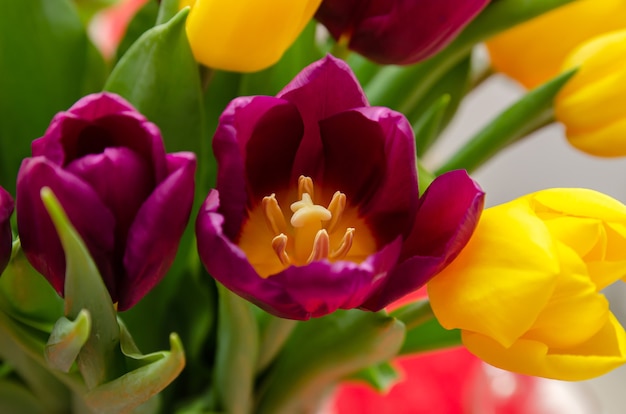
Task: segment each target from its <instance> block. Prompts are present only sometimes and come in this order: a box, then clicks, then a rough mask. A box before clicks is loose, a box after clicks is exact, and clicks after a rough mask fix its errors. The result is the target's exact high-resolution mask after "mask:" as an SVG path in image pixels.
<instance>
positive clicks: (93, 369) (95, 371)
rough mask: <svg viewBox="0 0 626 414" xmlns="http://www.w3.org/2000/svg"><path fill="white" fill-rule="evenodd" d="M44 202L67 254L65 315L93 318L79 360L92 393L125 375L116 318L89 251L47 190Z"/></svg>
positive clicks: (74, 317)
mask: <svg viewBox="0 0 626 414" xmlns="http://www.w3.org/2000/svg"><path fill="white" fill-rule="evenodd" d="M41 199H42V201H43V203H44V205H45V207H46V209H47V210H48V213H49V214H50V218H51V219H52V222H53V223H54V226H55V228H56V230H57V233H58V234H59V238H60V239H61V244H62V245H63V251H64V252H65V263H66V267H65V292H64V293H65V315H66V316H68V317H69V318H71V319H78V318H79V314H80V313H81V312H82V311H83V309H85V310H87V311H88V312H89V315H90V317H91V323H92V329H91V331H90V334H89V338H88V339H87V341H86V343H85V346H83V347H82V349H81V351H80V353H79V354H78V359H77V362H78V367H79V370H80V372H81V374H82V376H83V379H84V380H85V384H86V385H87V388H89V389H91V388H94V387H95V386H97V385H99V384H102V383H105V382H107V381H109V380H111V379H113V378H116V377H117V376H118V374H120V373H121V372H123V360H122V355H121V352H120V349H119V336H120V332H119V326H118V323H117V314H116V312H115V309H114V307H113V303H112V301H111V296H110V295H109V292H108V290H107V288H106V286H105V285H104V282H103V281H102V278H101V276H100V272H99V271H98V268H97V267H96V265H95V263H94V262H93V260H92V259H91V256H90V254H89V251H88V250H87V247H86V246H85V244H84V243H83V241H82V240H81V238H80V236H79V235H78V233H77V232H76V230H75V229H74V227H73V226H72V225H71V223H70V222H69V219H68V218H67V215H66V214H65V212H64V211H63V208H62V207H61V205H60V204H59V201H58V200H57V199H56V197H55V196H54V194H53V193H52V190H50V189H49V188H48V187H44V188H43V189H42V190H41Z"/></svg>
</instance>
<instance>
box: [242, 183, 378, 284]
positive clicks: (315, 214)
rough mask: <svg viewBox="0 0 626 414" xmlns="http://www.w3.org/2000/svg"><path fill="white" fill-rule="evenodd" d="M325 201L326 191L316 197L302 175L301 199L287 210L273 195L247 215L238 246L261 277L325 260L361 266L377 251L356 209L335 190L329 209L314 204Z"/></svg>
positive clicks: (299, 193) (327, 206)
mask: <svg viewBox="0 0 626 414" xmlns="http://www.w3.org/2000/svg"><path fill="white" fill-rule="evenodd" d="M293 196H295V194H293ZM285 198H286V199H287V200H288V199H289V197H288V196H287V197H285ZM324 198H325V197H324V194H323V192H322V194H319V195H316V191H315V188H314V185H313V180H312V179H311V178H310V177H305V176H301V177H300V178H299V179H298V192H297V200H296V201H295V202H293V203H291V204H290V210H289V211H283V209H282V208H281V206H280V205H279V202H278V199H277V197H276V194H271V195H269V196H267V197H264V198H263V202H262V203H260V204H259V205H258V206H256V207H255V208H253V209H252V210H251V211H250V212H249V218H248V220H247V221H246V223H245V224H244V226H243V229H242V232H241V235H240V237H239V243H238V245H239V247H240V248H241V249H242V250H243V251H244V252H245V253H246V256H247V258H248V260H249V261H250V263H251V264H252V266H253V267H254V268H255V270H256V271H257V272H258V273H259V275H261V276H262V277H268V276H271V275H273V274H276V273H279V272H280V271H282V270H283V269H285V268H286V267H289V266H291V265H293V266H304V265H307V264H309V263H311V262H314V261H318V260H324V259H326V260H329V261H331V262H333V261H336V260H350V261H353V262H356V263H360V262H362V261H363V260H365V259H366V258H367V256H369V255H370V254H371V253H373V252H374V251H375V250H376V242H375V240H374V238H373V236H372V234H371V232H370V230H369V228H368V226H367V224H366V223H365V222H364V220H363V219H361V218H360V217H358V212H357V210H356V208H354V207H350V206H348V203H347V199H346V195H345V194H344V193H342V192H340V191H336V192H334V193H333V194H332V196H330V197H326V200H328V199H329V198H330V201H329V202H328V204H325V205H326V207H324V205H322V204H318V203H316V201H318V199H319V200H323V199H324ZM291 200H293V198H291ZM289 212H291V218H290V219H289V220H287V219H286V214H285V213H287V214H288V213H289Z"/></svg>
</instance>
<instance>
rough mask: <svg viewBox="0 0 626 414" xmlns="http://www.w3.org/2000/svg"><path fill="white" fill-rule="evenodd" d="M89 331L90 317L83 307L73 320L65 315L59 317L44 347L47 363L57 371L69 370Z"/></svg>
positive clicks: (87, 337)
mask: <svg viewBox="0 0 626 414" xmlns="http://www.w3.org/2000/svg"><path fill="white" fill-rule="evenodd" d="M90 331H91V317H90V316H89V312H87V311H86V310H84V309H83V310H82V311H81V312H80V313H79V314H78V317H77V318H76V320H74V321H71V320H69V319H67V318H65V317H63V318H59V320H58V321H57V323H56V325H55V326H54V328H53V329H52V332H51V333H50V338H49V339H48V343H47V344H46V348H45V357H46V361H48V365H50V366H51V367H52V368H54V369H58V370H59V371H63V372H69V371H70V368H71V367H72V365H73V364H74V361H76V358H77V357H78V354H79V353H80V351H81V349H82V348H83V346H84V345H85V343H86V342H87V339H89V333H90Z"/></svg>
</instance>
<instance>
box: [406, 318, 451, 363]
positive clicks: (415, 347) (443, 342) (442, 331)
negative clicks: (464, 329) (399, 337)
mask: <svg viewBox="0 0 626 414" xmlns="http://www.w3.org/2000/svg"><path fill="white" fill-rule="evenodd" d="M461 344H462V342H461V331H459V330H458V329H452V330H448V329H446V328H444V327H443V326H441V324H440V323H439V321H438V320H437V319H435V318H433V319H430V320H429V321H428V322H425V323H423V324H421V325H419V326H418V327H417V328H414V329H411V330H410V331H408V332H407V334H406V338H405V339H404V344H402V348H401V349H400V352H399V354H401V355H406V354H416V353H419V352H427V351H434V350H436V349H443V348H450V347H453V346H459V345H461Z"/></svg>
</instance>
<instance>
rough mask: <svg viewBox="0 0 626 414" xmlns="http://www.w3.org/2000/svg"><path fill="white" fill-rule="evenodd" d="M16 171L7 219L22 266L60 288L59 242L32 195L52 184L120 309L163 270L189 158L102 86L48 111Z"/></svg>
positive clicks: (175, 235)
mask: <svg viewBox="0 0 626 414" xmlns="http://www.w3.org/2000/svg"><path fill="white" fill-rule="evenodd" d="M32 152H33V156H32V158H27V159H25V160H24V161H23V162H22V166H21V167H20V171H19V173H18V178H17V207H16V209H17V224H18V229H19V233H20V240H21V243H22V248H23V249H24V252H25V253H26V257H27V258H28V260H29V261H30V262H31V264H32V265H33V266H34V267H35V269H37V270H38V271H39V272H41V273H42V274H43V275H44V276H45V277H46V278H47V279H48V281H49V282H50V283H51V284H52V286H53V287H54V288H55V289H56V290H57V292H59V294H61V295H62V294H63V288H64V280H65V257H64V254H63V248H62V246H61V243H60V241H59V238H58V236H57V233H56V231H55V228H54V226H53V224H52V221H51V219H50V217H49V215H48V213H47V211H46V210H45V208H44V206H43V203H42V201H41V198H40V190H41V188H42V187H44V186H47V187H50V188H51V189H52V191H53V192H54V194H55V195H56V197H57V198H58V199H59V201H60V203H61V205H62V206H63V208H64V209H65V212H66V213H67V215H68V217H69V219H70V221H71V222H72V224H73V226H74V227H75V228H76V230H77V231H78V233H79V234H80V236H81V237H82V238H83V240H84V242H85V244H86V245H87V248H88V249H89V252H90V253H91V255H92V257H93V259H94V261H95V263H96V265H97V266H98V269H99V270H100V273H101V275H102V278H103V280H104V282H105V284H106V286H107V288H108V290H109V293H110V294H111V298H112V299H113V301H114V302H118V309H119V310H120V311H123V310H126V309H128V308H130V307H132V306H133V305H134V304H135V303H137V302H138V301H139V300H140V299H141V298H142V297H143V296H144V295H145V294H146V293H148V291H150V289H152V288H153V287H154V286H155V285H156V284H157V283H158V282H159V281H160V280H161V278H162V277H163V276H164V275H165V273H166V272H167V270H168V268H169V267H170V265H171V264H172V261H173V260H174V256H175V255H176V250H177V248H178V243H179V241H180V238H181V236H182V234H183V230H184V229H185V226H186V225H187V222H188V220H189V214H190V211H191V205H192V202H193V193H194V173H195V167H196V159H195V156H194V155H193V154H192V153H187V152H181V153H175V154H166V153H165V147H164V145H163V140H162V139H161V134H160V132H159V130H158V128H157V127H156V126H155V125H154V124H152V123H150V122H148V120H146V118H145V117H143V116H142V115H141V114H140V113H138V112H137V111H136V110H135V109H134V108H133V107H132V106H131V105H130V104H129V103H128V102H126V101H125V100H124V99H122V98H121V97H119V96H117V95H114V94H111V93H100V94H94V95H89V96H86V97H84V98H82V99H81V100H80V101H78V102H77V103H76V104H74V106H72V107H71V108H70V109H69V110H68V111H67V112H61V113H59V114H57V115H56V116H55V117H54V119H53V120H52V122H51V124H50V126H49V127H48V129H47V131H46V133H45V135H44V136H43V137H41V138H39V139H37V140H35V141H33V144H32Z"/></svg>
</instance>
